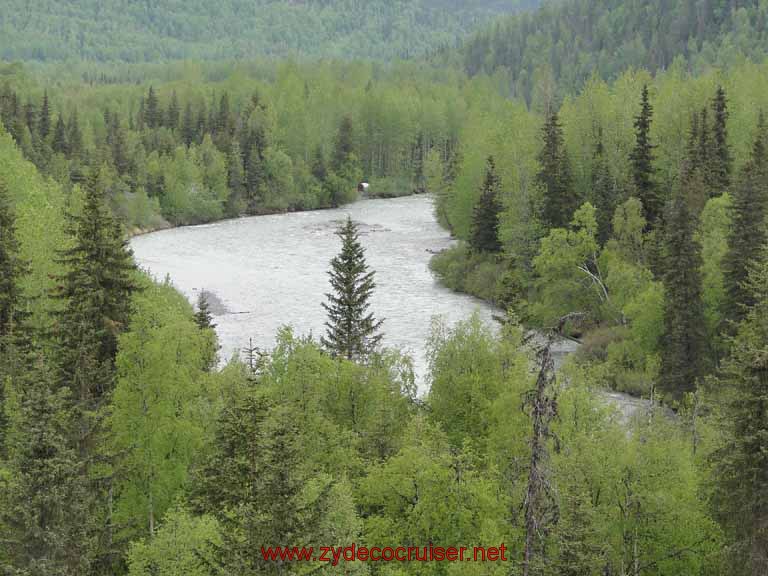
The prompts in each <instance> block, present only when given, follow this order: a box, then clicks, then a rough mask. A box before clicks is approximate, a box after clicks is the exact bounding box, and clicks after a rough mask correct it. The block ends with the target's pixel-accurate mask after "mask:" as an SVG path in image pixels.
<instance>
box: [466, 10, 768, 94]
mask: <svg viewBox="0 0 768 576" xmlns="http://www.w3.org/2000/svg"><path fill="white" fill-rule="evenodd" d="M766 53H768V5H767V4H766V2H765V1H764V0H705V1H701V0H649V1H641V0H564V1H558V2H554V3H553V2H550V3H548V4H545V5H543V6H542V7H541V8H540V9H539V10H537V11H535V12H530V13H525V14H519V15H516V16H511V17H505V18H503V19H501V20H499V21H496V22H494V23H493V24H492V25H490V26H488V27H487V28H486V29H484V30H481V31H479V32H477V33H476V34H475V35H473V36H472V37H471V38H470V39H469V40H468V41H467V42H466V43H465V45H464V47H463V48H462V50H461V51H460V55H459V58H460V61H461V63H462V64H463V66H464V67H465V68H466V70H467V72H468V73H469V74H477V73H479V72H488V73H493V72H496V71H498V70H499V69H505V70H507V71H508V72H509V74H510V75H511V86H512V91H513V92H514V93H515V94H516V95H519V96H524V97H526V98H527V99H530V98H531V96H532V94H533V92H534V91H535V90H537V89H542V87H546V86H552V85H557V87H558V90H559V91H560V93H561V94H562V93H564V92H570V91H573V90H574V89H576V88H578V87H580V86H581V85H582V84H583V83H584V81H585V80H586V79H587V78H589V76H590V75H591V74H592V73H593V72H597V73H598V74H599V75H600V76H602V77H604V78H606V79H610V78H614V77H616V76H617V74H618V73H619V72H621V71H622V70H625V69H627V68H630V67H642V68H647V69H649V70H651V71H656V70H658V69H661V68H666V67H668V66H669V65H670V64H672V62H673V61H674V60H675V58H682V59H683V60H684V61H685V62H686V63H687V65H688V66H689V67H690V68H692V69H694V70H695V71H701V70H702V69H704V68H706V67H707V66H709V65H712V64H717V65H728V64H733V63H734V62H736V61H738V60H739V59H741V58H743V57H748V58H752V59H760V58H762V57H764V55H765V54H766ZM544 89H546V88H544Z"/></svg>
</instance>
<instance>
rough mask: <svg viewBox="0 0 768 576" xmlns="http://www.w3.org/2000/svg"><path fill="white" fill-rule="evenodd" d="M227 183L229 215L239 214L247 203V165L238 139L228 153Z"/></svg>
mask: <svg viewBox="0 0 768 576" xmlns="http://www.w3.org/2000/svg"><path fill="white" fill-rule="evenodd" d="M227 185H228V187H229V196H227V206H226V213H227V215H228V216H239V215H240V212H241V211H242V209H243V207H244V205H245V167H244V165H243V154H242V152H241V151H240V143H239V142H238V141H237V139H235V140H233V141H232V146H230V148H229V154H228V155H227Z"/></svg>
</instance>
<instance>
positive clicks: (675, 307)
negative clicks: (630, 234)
mask: <svg viewBox="0 0 768 576" xmlns="http://www.w3.org/2000/svg"><path fill="white" fill-rule="evenodd" d="M683 185H684V186H691V185H693V184H692V183H684V184H683ZM685 196H686V194H685V192H684V191H683V190H680V191H679V192H678V193H676V194H675V197H674V199H673V201H672V203H671V205H670V208H669V213H668V215H667V217H668V220H667V222H666V229H665V232H666V234H665V238H664V257H665V261H664V273H663V281H664V287H665V290H666V297H665V301H664V331H663V335H662V347H661V348H662V352H661V370H660V377H659V386H660V387H661V389H662V390H663V391H664V393H665V394H666V395H667V396H668V397H669V398H671V399H673V400H677V401H679V400H681V399H682V398H683V396H684V394H685V393H687V392H693V391H694V390H695V389H696V387H697V385H698V383H699V382H700V380H701V379H702V378H703V376H704V375H705V370H706V351H707V345H706V324H705V320H704V306H703V303H702V284H701V272H700V270H701V265H702V259H701V247H700V246H699V244H698V242H697V241H696V239H695V229H696V222H697V219H696V217H695V216H694V215H693V214H692V213H691V211H690V209H689V207H688V203H687V202H686V199H685Z"/></svg>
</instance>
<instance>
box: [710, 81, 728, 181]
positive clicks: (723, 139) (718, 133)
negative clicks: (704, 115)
mask: <svg viewBox="0 0 768 576" xmlns="http://www.w3.org/2000/svg"><path fill="white" fill-rule="evenodd" d="M712 111H713V113H714V125H713V126H712V140H713V142H712V145H713V150H712V155H711V158H712V177H713V184H714V186H713V193H714V194H715V195H720V194H722V193H723V192H725V191H726V190H728V189H729V187H730V185H731V171H732V169H733V168H732V165H733V160H732V157H731V149H730V147H729V146H728V99H727V98H726V95H725V90H724V89H723V87H722V86H718V87H717V92H716V93H715V98H714V100H713V101H712Z"/></svg>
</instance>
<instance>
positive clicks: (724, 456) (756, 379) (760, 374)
mask: <svg viewBox="0 0 768 576" xmlns="http://www.w3.org/2000/svg"><path fill="white" fill-rule="evenodd" d="M764 250H765V252H766V254H765V257H764V258H763V259H761V261H760V263H759V264H758V265H756V266H754V267H752V269H751V270H750V276H749V281H748V282H747V286H748V289H749V290H750V292H751V298H750V299H751V300H752V301H754V302H755V305H754V306H753V307H752V308H750V309H749V310H748V311H747V313H746V315H745V319H744V321H743V322H742V323H741V324H740V326H739V329H738V333H737V335H736V337H735V339H734V340H733V347H732V349H731V356H730V358H729V360H728V361H727V362H726V363H725V366H724V369H723V374H722V376H721V378H720V385H721V387H722V388H723V389H724V394H723V398H724V405H723V409H724V418H723V428H724V433H723V437H724V438H726V441H725V443H724V445H723V447H722V448H721V449H720V451H719V453H718V454H717V456H718V458H717V461H718V470H717V474H716V477H717V479H718V481H719V486H718V492H717V498H716V502H717V504H718V507H719V512H720V516H721V521H722V523H723V526H724V527H725V528H726V529H727V530H728V531H729V532H730V536H731V540H732V542H733V543H734V544H733V545H732V546H731V548H730V550H729V552H730V554H729V556H730V561H731V572H730V573H732V574H735V575H743V576H755V575H757V574H767V573H768V451H767V450H766V448H765V447H766V446H768V416H767V415H766V414H767V413H768V245H766V246H765V247H764Z"/></svg>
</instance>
